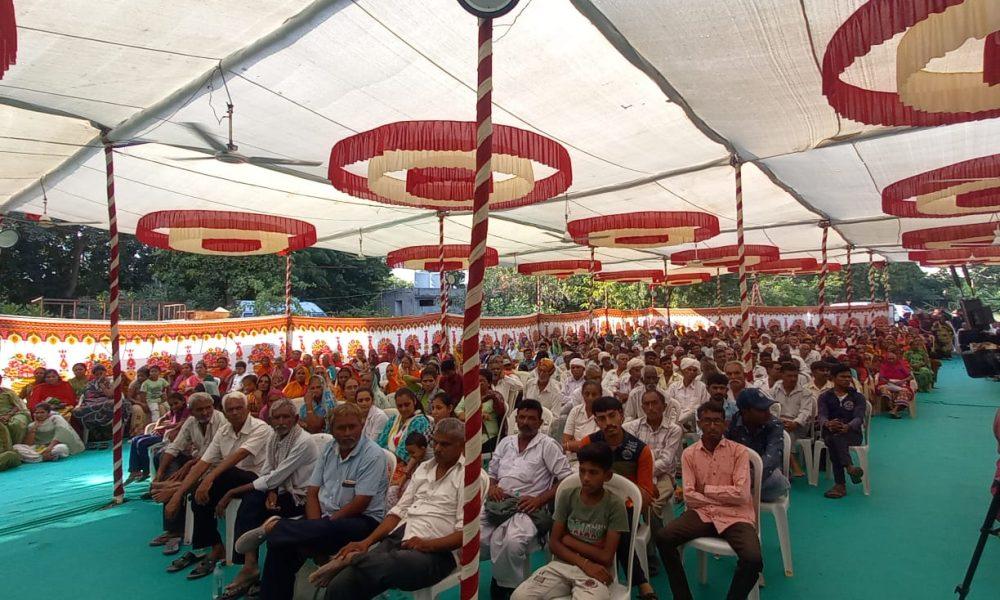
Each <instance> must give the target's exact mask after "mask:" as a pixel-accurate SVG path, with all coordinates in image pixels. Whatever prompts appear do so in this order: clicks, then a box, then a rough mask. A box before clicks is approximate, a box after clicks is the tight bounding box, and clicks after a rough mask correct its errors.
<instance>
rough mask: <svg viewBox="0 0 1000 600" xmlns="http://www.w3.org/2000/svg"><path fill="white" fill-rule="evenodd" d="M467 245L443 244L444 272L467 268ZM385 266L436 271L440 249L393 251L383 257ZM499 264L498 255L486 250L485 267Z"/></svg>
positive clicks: (436, 247)
mask: <svg viewBox="0 0 1000 600" xmlns="http://www.w3.org/2000/svg"><path fill="white" fill-rule="evenodd" d="M471 251H472V250H471V247H470V246H469V244H445V245H444V267H443V269H444V270H445V271H464V270H466V269H468V268H469V253H470V252H471ZM385 262H386V264H388V265H389V267H390V268H393V269H413V270H414V271H438V270H441V269H442V266H441V247H439V246H410V247H408V248H400V249H399V250H393V251H392V252H390V253H389V254H388V255H387V256H386V257H385ZM498 264H500V255H499V254H498V253H497V251H496V249H494V248H486V266H487V267H495V266H497V265H498Z"/></svg>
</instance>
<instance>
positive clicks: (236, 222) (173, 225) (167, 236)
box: [135, 210, 316, 256]
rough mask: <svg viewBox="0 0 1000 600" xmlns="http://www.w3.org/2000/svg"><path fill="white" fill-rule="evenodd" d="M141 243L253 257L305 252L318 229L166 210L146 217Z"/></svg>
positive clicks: (293, 222) (265, 218)
mask: <svg viewBox="0 0 1000 600" xmlns="http://www.w3.org/2000/svg"><path fill="white" fill-rule="evenodd" d="M135 237H136V238H138V239H139V241H140V242H142V243H144V244H147V245H149V246H154V247H156V248H163V249H165V250H178V251H180V252H191V253H194V254H211V255H221V256H251V255H257V254H277V253H279V252H290V251H294V250H302V249H303V248H308V247H309V246H312V245H313V244H315V243H316V228H315V227H313V226H312V224H310V223H307V222H305V221H299V220H297V219H289V218H287V217H279V216H275V215H263V214H251V213H239V212H227V211H221V210H164V211H158V212H153V213H149V214H148V215H143V216H142V218H140V219H139V222H138V224H136V228H135Z"/></svg>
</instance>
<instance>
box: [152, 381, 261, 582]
mask: <svg viewBox="0 0 1000 600" xmlns="http://www.w3.org/2000/svg"><path fill="white" fill-rule="evenodd" d="M222 409H223V412H224V413H225V417H226V423H225V424H224V425H223V426H222V427H220V428H219V430H218V431H217V432H216V433H215V435H214V436H213V437H212V441H211V442H210V443H209V444H208V448H206V449H205V452H204V453H203V454H202V455H201V458H199V459H198V461H197V462H196V463H195V464H194V466H193V467H191V470H190V471H188V474H187V476H186V477H185V478H184V481H183V482H181V485H180V486H179V487H178V488H177V490H176V491H174V494H173V497H171V498H170V501H169V502H167V507H166V515H167V516H168V517H173V516H175V515H176V514H177V513H178V512H179V511H180V507H181V502H182V499H183V497H184V495H185V494H187V493H188V492H189V491H191V490H192V489H193V490H194V493H193V494H192V496H193V498H194V504H192V505H191V512H192V514H193V517H194V518H193V521H194V533H193V534H192V536H191V546H192V548H194V549H195V550H197V549H199V548H210V551H209V553H208V554H205V555H202V556H196V555H195V554H194V553H193V552H188V553H187V554H185V555H184V556H183V557H181V558H178V559H177V560H175V561H174V562H172V563H171V564H170V566H169V567H167V571H168V572H170V573H174V572H177V571H180V570H182V569H184V568H186V567H188V566H189V565H191V564H192V563H194V562H198V565H197V566H196V567H195V568H194V569H192V570H191V572H190V573H188V576H187V578H188V579H199V578H201V577H206V576H208V575H211V574H212V571H213V570H214V569H215V563H216V561H218V560H221V559H222V558H223V557H224V556H225V548H224V547H223V545H222V537H221V536H220V535H219V527H218V523H216V517H215V507H216V505H218V503H219V502H220V501H221V500H222V498H223V497H224V496H225V495H226V493H227V492H229V490H231V489H233V488H236V487H239V486H241V485H243V484H246V483H251V482H252V481H254V480H255V479H257V478H258V477H259V476H260V474H261V473H262V472H263V471H264V463H265V462H266V454H265V449H266V448H267V445H268V442H269V441H270V439H271V428H270V427H268V426H267V423H265V422H263V421H261V420H260V419H257V418H255V417H252V416H250V409H249V408H248V407H247V397H246V396H244V395H243V394H242V393H240V392H229V393H228V394H226V397H225V398H223V399H222Z"/></svg>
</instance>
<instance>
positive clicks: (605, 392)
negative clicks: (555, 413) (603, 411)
mask: <svg viewBox="0 0 1000 600" xmlns="http://www.w3.org/2000/svg"><path fill="white" fill-rule="evenodd" d="M583 381H584V383H586V382H588V381H592V382H594V383H597V384H598V385H600V386H601V396H610V395H611V393H612V392H611V390H609V389H607V388H605V387H604V384H603V383H602V380H601V368H600V367H598V366H597V365H596V364H592V365H590V366H589V367H587V369H586V370H585V371H584V372H583ZM581 404H583V386H582V385H581V386H580V388H579V389H578V390H576V391H575V392H573V394H572V395H571V396H570V397H569V399H568V400H567V401H566V402H565V403H564V404H563V407H562V411H560V413H559V414H560V416H562V417H566V416H568V415H569V412H570V411H571V410H573V407H574V406H579V405H581Z"/></svg>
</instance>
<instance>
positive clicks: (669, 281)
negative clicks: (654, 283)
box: [663, 273, 712, 287]
mask: <svg viewBox="0 0 1000 600" xmlns="http://www.w3.org/2000/svg"><path fill="white" fill-rule="evenodd" d="M711 279H712V276H711V275H709V274H708V273H675V274H673V275H667V277H666V279H664V280H663V285H666V286H668V287H681V286H684V285H694V284H696V283H705V282H707V281H709V280H711Z"/></svg>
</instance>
